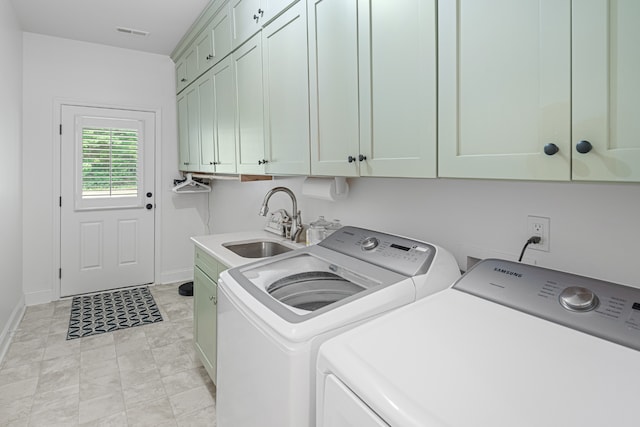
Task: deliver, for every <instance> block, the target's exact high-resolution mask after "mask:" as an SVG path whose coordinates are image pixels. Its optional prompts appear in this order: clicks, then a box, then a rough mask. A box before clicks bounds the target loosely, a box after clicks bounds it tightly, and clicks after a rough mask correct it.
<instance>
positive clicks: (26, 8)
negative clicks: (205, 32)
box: [11, 0, 209, 55]
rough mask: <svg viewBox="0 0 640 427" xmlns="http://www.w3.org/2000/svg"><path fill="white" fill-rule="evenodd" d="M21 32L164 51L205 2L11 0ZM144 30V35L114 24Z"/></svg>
mask: <svg viewBox="0 0 640 427" xmlns="http://www.w3.org/2000/svg"><path fill="white" fill-rule="evenodd" d="M11 2H12V4H13V8H14V10H15V12H16V15H17V16H18V20H19V21H20V24H21V26H22V30H23V31H26V32H31V33H38V34H45V35H49V36H55V37H63V38H67V39H73V40H80V41H85V42H91V43H99V44H104V45H109V46H116V47H122V48H126V49H134V50H141V51H144V52H151V53H158V54H162V55H169V54H170V53H171V52H172V51H173V49H174V48H175V47H176V45H177V44H178V43H179V42H180V39H181V38H182V36H183V35H184V34H185V33H186V32H187V30H188V29H189V27H190V26H191V24H193V22H194V21H195V20H196V18H197V17H198V16H199V15H200V13H201V12H202V11H203V10H204V8H205V7H206V6H207V5H208V4H209V0H11ZM118 27H121V28H127V29H133V30H136V31H137V30H141V31H144V32H148V33H149V34H148V35H146V36H139V35H133V34H130V33H123V32H120V31H118V30H117V29H116V28H118Z"/></svg>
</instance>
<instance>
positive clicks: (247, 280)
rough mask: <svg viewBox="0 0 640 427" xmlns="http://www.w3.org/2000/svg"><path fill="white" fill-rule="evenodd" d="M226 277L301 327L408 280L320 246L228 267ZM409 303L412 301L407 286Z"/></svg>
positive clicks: (270, 308)
mask: <svg viewBox="0 0 640 427" xmlns="http://www.w3.org/2000/svg"><path fill="white" fill-rule="evenodd" d="M228 274H229V275H230V276H231V277H232V278H233V279H234V280H235V281H236V282H237V283H238V284H239V285H240V286H241V287H242V288H243V289H244V290H245V291H247V292H248V293H249V294H251V295H252V296H253V297H254V298H255V299H256V300H258V301H259V302H260V303H261V304H262V305H264V306H266V307H267V308H269V310H270V311H272V312H274V313H276V314H277V315H278V316H280V317H281V318H282V319H284V320H285V321H287V322H289V323H300V322H303V321H306V320H309V319H311V318H314V317H317V316H320V315H322V314H323V313H326V312H327V311H330V310H334V309H336V308H338V307H341V306H343V305H345V304H348V303H349V302H352V301H354V300H355V299H359V298H363V297H365V296H367V295H369V294H371V293H373V292H376V291H378V290H381V289H384V288H386V287H388V286H390V285H393V284H396V283H398V282H401V281H404V280H407V279H408V277H407V276H404V275H402V274H398V273H396V272H394V271H391V270H388V269H384V268H381V267H378V266H375V265H372V264H369V263H366V262H364V261H362V260H359V259H357V258H352V257H349V256H346V255H344V254H339V253H337V252H335V251H332V250H328V249H326V248H323V247H320V246H310V247H307V248H302V249H297V250H294V251H291V252H288V253H286V254H282V255H279V256H277V257H273V258H271V259H269V260H265V261H261V262H257V263H253V264H248V265H245V266H240V267H237V268H233V269H231V270H229V271H228ZM412 293H413V294H412V295H411V299H413V298H415V288H414V287H413V286H412Z"/></svg>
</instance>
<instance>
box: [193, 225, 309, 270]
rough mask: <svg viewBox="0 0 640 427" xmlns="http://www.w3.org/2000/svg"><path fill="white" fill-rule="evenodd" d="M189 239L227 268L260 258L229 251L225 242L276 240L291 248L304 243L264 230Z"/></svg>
mask: <svg viewBox="0 0 640 427" xmlns="http://www.w3.org/2000/svg"><path fill="white" fill-rule="evenodd" d="M191 240H192V241H193V243H195V245H196V246H198V247H199V248H200V249H202V250H203V251H205V252H206V253H208V254H209V255H211V256H213V257H215V258H216V259H218V261H220V262H222V263H223V264H225V265H226V266H227V267H229V268H233V267H237V266H239V265H243V264H248V263H250V262H254V261H258V260H260V259H262V258H245V257H241V256H239V255H236V254H235V253H233V252H231V251H230V250H229V249H227V248H225V247H224V246H223V244H227V243H250V242H255V241H258V240H259V241H269V242H277V243H280V244H282V245H285V246H289V247H291V248H294V249H297V248H303V247H304V244H301V243H295V242H292V241H291V240H288V239H285V238H284V237H282V236H278V235H276V234H273V233H269V232H268V231H264V230H256V231H238V232H233V233H222V234H208V235H205V236H195V237H192V238H191Z"/></svg>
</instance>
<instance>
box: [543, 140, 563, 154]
mask: <svg viewBox="0 0 640 427" xmlns="http://www.w3.org/2000/svg"><path fill="white" fill-rule="evenodd" d="M558 151H560V149H559V148H558V146H557V145H556V144H554V143H552V142H550V143H548V144H547V145H545V146H544V154H546V155H547V156H553V155H554V154H556V153H557V152H558Z"/></svg>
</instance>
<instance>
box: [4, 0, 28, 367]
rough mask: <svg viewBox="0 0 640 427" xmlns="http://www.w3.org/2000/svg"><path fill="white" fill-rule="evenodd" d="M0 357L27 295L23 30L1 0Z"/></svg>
mask: <svg viewBox="0 0 640 427" xmlns="http://www.w3.org/2000/svg"><path fill="white" fill-rule="evenodd" d="M0 58H2V60H1V61H0V76H2V79H3V85H2V91H1V93H2V96H0V129H2V132H1V134H0V141H2V143H1V146H2V155H1V156H0V182H2V185H0V236H1V237H0V272H2V276H1V278H0V360H1V359H2V354H3V353H4V349H5V348H6V343H7V339H8V337H9V336H10V333H11V328H12V327H13V324H14V323H15V322H16V321H17V320H19V319H18V317H19V315H20V314H21V313H22V311H21V310H22V307H23V306H24V299H23V294H22V196H21V194H22V191H21V187H20V177H21V170H22V154H21V144H20V142H21V141H20V140H21V136H22V135H21V120H22V30H21V29H20V26H19V24H18V21H17V18H16V16H15V14H14V11H13V6H12V5H11V2H10V1H9V0H0Z"/></svg>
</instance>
